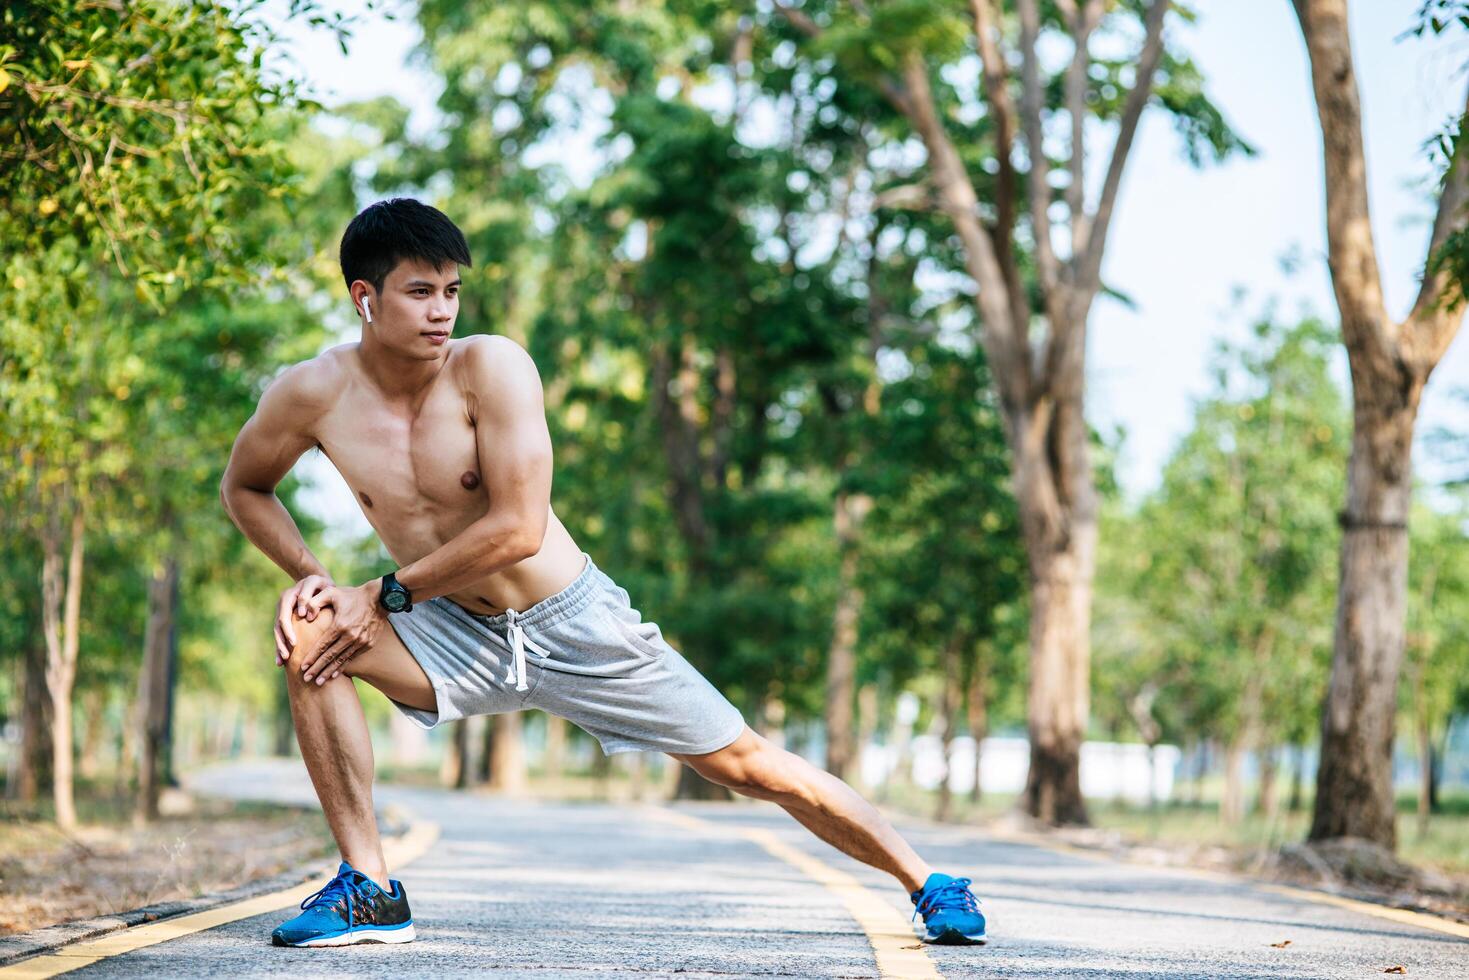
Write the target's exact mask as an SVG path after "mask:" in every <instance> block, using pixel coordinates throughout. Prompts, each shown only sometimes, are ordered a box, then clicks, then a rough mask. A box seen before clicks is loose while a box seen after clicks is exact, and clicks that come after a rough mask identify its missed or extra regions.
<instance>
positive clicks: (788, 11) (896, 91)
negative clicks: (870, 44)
mask: <svg viewBox="0 0 1469 980" xmlns="http://www.w3.org/2000/svg"><path fill="white" fill-rule="evenodd" d="M775 10H776V13H778V14H780V15H781V16H782V17H784V18H785V19H786V21H787V22H788V23H789V24H790V25H791V26H792V27H794V28H795V29H796V30H798V31H800V32H801V33H802V34H804V35H806V36H807V37H809V38H812V39H813V40H814V39H815V38H818V37H820V36H821V34H822V30H821V25H820V24H818V23H816V21H814V20H812V19H811V18H810V17H808V16H807V15H806V13H805V11H802V10H797V9H796V8H795V7H787V6H786V5H785V4H783V3H776V4H775ZM877 89H878V91H879V92H881V93H882V95H883V98H885V99H887V100H888V102H889V103H890V104H891V105H892V107H893V108H894V109H896V110H898V111H899V112H901V113H902V114H903V115H905V116H906V115H908V113H909V105H908V94H907V93H906V92H904V91H903V89H902V87H901V86H899V85H898V84H897V83H896V82H894V81H893V80H892V79H891V78H889V77H887V76H886V75H883V76H880V77H878V79H877Z"/></svg>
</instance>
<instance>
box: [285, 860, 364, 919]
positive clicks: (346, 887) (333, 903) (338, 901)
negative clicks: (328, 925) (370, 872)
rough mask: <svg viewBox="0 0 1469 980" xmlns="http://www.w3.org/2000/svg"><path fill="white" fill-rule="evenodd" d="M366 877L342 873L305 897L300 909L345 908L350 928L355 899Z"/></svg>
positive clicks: (361, 889) (350, 872) (352, 873)
mask: <svg viewBox="0 0 1469 980" xmlns="http://www.w3.org/2000/svg"><path fill="white" fill-rule="evenodd" d="M366 881H367V877H366V876H365V875H363V874H362V872H360V871H344V872H342V873H341V874H339V875H337V876H336V877H335V878H333V879H332V880H331V881H329V882H327V883H326V884H325V885H324V886H322V887H321V888H320V889H318V890H317V891H314V892H312V893H311V894H310V895H307V896H306V898H305V899H303V900H302V902H301V908H302V909H309V908H314V907H315V906H317V905H325V906H327V907H328V908H345V909H346V912H347V928H349V929H350V928H352V926H353V924H354V915H355V912H356V901H357V898H358V897H359V896H360V895H361V894H362V891H363V888H364V887H365V883H366Z"/></svg>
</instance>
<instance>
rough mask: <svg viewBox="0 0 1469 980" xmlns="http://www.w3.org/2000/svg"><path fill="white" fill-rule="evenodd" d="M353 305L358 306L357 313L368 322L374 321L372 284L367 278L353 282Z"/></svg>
mask: <svg viewBox="0 0 1469 980" xmlns="http://www.w3.org/2000/svg"><path fill="white" fill-rule="evenodd" d="M351 293H352V305H353V306H354V307H355V308H356V311H357V315H358V316H360V317H363V318H364V319H366V320H367V322H368V323H371V322H372V286H371V285H369V284H368V283H367V282H366V281H365V280H362V279H358V280H356V281H355V282H353V283H352V288H351Z"/></svg>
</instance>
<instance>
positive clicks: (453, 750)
mask: <svg viewBox="0 0 1469 980" xmlns="http://www.w3.org/2000/svg"><path fill="white" fill-rule="evenodd" d="M439 782H440V783H442V784H443V785H445V786H450V787H453V788H454V789H467V788H468V787H469V719H468V718H461V719H459V720H458V721H456V722H454V723H453V725H452V731H451V732H450V733H449V744H447V745H445V746H444V760H443V762H442V763H441V764H440V765H439Z"/></svg>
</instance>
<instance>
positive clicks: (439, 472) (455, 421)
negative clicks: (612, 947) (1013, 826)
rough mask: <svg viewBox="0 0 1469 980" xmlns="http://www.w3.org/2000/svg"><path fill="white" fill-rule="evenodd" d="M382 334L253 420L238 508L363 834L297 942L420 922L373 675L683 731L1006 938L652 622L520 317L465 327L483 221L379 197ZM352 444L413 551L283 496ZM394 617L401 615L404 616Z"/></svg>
mask: <svg viewBox="0 0 1469 980" xmlns="http://www.w3.org/2000/svg"><path fill="white" fill-rule="evenodd" d="M340 258H341V265H342V275H343V278H344V279H345V280H346V283H347V289H348V291H349V293H350V295H351V299H352V303H353V306H354V307H355V308H356V311H357V314H358V316H360V317H361V319H362V339H361V341H360V342H359V343H356V344H346V345H343V346H340V347H335V348H332V349H331V350H328V351H326V352H325V353H323V354H321V355H319V356H317V357H315V358H313V359H312V360H309V361H306V362H303V363H301V364H297V365H295V366H294V367H292V368H290V369H289V370H287V371H286V372H284V373H283V374H282V375H281V376H280V377H279V378H278V379H277V380H276V381H275V382H274V383H273V384H272V385H271V386H270V388H269V389H268V390H267V391H266V392H265V394H264V395H263V396H262V397H261V399H260V404H259V406H258V407H257V409H256V411H255V415H254V416H253V417H252V418H251V419H250V420H249V421H248V422H247V423H246V424H245V426H244V427H243V428H242V429H241V430H240V434H239V437H238V438H237V439H236V441H235V446H234V450H233V452H232V453H231V455H230V461H229V466H228V468H227V469H226V471H225V475H224V481H223V483H222V486H221V497H222V499H223V501H224V507H225V510H226V511H227V512H228V513H229V515H230V518H231V519H232V520H233V521H234V522H235V524H236V525H237V526H238V527H239V528H240V530H241V531H243V532H244V533H245V535H246V536H247V537H248V538H249V539H250V540H251V542H253V543H254V544H255V546H256V547H258V548H260V550H261V551H263V552H264V553H265V554H266V555H268V556H269V557H270V558H271V560H273V561H274V562H275V563H276V564H277V565H279V566H280V567H281V568H282V569H283V570H285V572H286V573H287V574H288V575H290V577H291V578H292V579H293V580H294V581H295V584H294V585H292V586H291V587H290V588H288V589H286V590H285V592H283V593H282V594H281V598H280V603H279V607H278V610H277V620H276V625H275V642H276V662H277V663H278V664H279V665H281V666H283V667H285V668H286V674H287V677H288V680H287V684H286V686H287V689H288V690H289V692H290V703H291V715H292V718H293V719H294V722H295V727H296V736H297V739H298V741H299V742H300V745H301V755H302V757H303V758H304V759H305V762H306V768H307V771H308V772H309V773H310V775H311V781H312V784H313V785H314V786H315V788H316V793H317V796H318V797H320V799H321V805H322V809H323V810H324V811H325V813H326V818H327V823H328V824H329V825H330V827H331V830H332V834H333V836H335V838H336V841H337V845H338V847H339V848H340V849H341V852H342V864H341V868H340V871H339V873H338V875H337V876H336V877H335V878H334V879H332V881H330V882H329V883H328V884H327V885H326V886H325V887H324V888H322V889H321V891H319V892H317V893H316V894H315V895H313V896H311V898H309V899H307V901H305V902H303V903H302V908H303V910H304V911H303V912H302V914H301V915H299V916H297V917H295V918H294V919H291V920H290V921H288V922H286V923H284V924H283V925H281V926H280V927H279V928H277V929H276V930H275V932H274V933H273V934H272V939H273V941H274V942H275V943H276V944H277V945H287V946H325V945H330V946H339V945H346V944H348V943H356V942H366V941H375V942H408V941H410V940H411V939H413V937H414V928H413V919H412V916H411V914H410V913H409V909H408V899H407V895H406V893H405V892H404V890H403V886H402V884H401V883H400V882H398V881H395V880H391V879H389V878H388V869H387V866H386V863H385V861H384V859H383V852H382V847H381V842H380V841H379V838H378V833H377V824H376V821H375V819H374V814H373V803H372V779H373V758H372V746H371V742H370V740H369V738H368V730H367V724H366V721H365V720H364V717H363V714H362V707H361V705H360V703H359V702H358V699H357V692H356V688H355V687H354V686H353V685H352V684H351V682H350V681H348V680H347V679H346V678H350V677H358V678H361V679H362V680H364V681H365V682H367V683H369V684H371V685H373V686H374V687H376V688H377V689H378V690H380V691H382V692H383V693H384V694H385V695H387V696H388V697H389V698H390V699H391V700H392V701H393V702H394V703H395V704H396V705H397V707H398V708H399V709H400V710H402V711H403V713H404V714H405V715H407V716H408V717H409V718H410V719H412V720H413V721H414V722H416V723H417V724H419V725H421V726H422V727H424V728H432V727H433V726H435V725H437V724H440V723H442V722H446V721H452V720H454V719H456V718H464V717H468V716H470V715H476V714H493V713H497V712H502V711H518V710H520V709H522V708H541V709H543V710H545V711H549V712H551V713H553V714H556V715H559V716H561V717H564V718H566V719H568V720H570V721H572V722H573V723H575V724H577V725H579V726H581V727H582V728H584V729H585V730H586V731H588V732H589V733H591V734H592V735H593V736H595V737H596V738H597V740H598V741H599V742H600V743H601V744H602V748H603V751H605V752H608V753H612V752H628V751H650V750H656V751H661V752H666V753H668V754H669V755H671V756H673V757H674V758H675V759H678V760H679V761H680V762H682V763H684V764H685V765H687V766H690V767H692V768H693V769H694V770H695V771H697V772H698V773H699V774H700V775H702V776H704V777H705V778H706V779H709V780H712V781H713V782H716V783H719V784H722V785H724V786H728V787H730V788H731V789H733V790H735V791H737V792H740V793H742V794H744V795H746V796H752V797H756V798H758V799H764V800H773V801H774V802H776V803H778V804H779V805H780V806H782V807H784V808H785V810H786V811H787V812H789V813H790V814H791V815H792V816H793V817H795V818H796V819H797V820H799V821H800V822H801V823H802V824H804V825H805V826H806V827H808V828H809V829H810V830H811V831H813V832H814V833H815V834H816V835H817V836H819V837H820V838H821V839H823V840H825V841H827V842H828V843H830V844H832V845H833V846H835V847H837V848H839V849H841V850H842V851H844V852H845V853H847V854H849V855H851V856H852V857H854V858H857V859H858V860H860V861H864V862H866V863H867V864H870V865H872V866H873V867H877V868H881V869H882V870H884V871H887V872H889V873H890V874H892V875H893V876H895V877H896V878H897V879H898V880H899V881H900V882H902V884H903V886H904V888H905V889H907V890H908V891H909V892H910V895H911V898H912V900H913V902H914V904H915V905H916V906H917V909H916V911H915V918H916V917H917V915H918V914H920V913H921V914H922V915H923V918H924V927H923V929H922V930H921V931H920V935H922V936H924V937H925V938H926V939H928V940H929V941H931V942H939V943H978V942H982V941H983V938H984V917H983V916H982V915H981V914H980V912H979V909H978V907H977V903H976V901H975V898H974V895H973V894H972V893H971V892H970V890H969V888H968V885H969V880H968V879H966V878H952V877H949V876H947V875H942V874H937V873H934V872H933V870H932V869H931V868H930V867H929V866H928V865H927V864H925V863H924V862H923V861H922V860H921V859H920V858H919V857H918V855H917V854H915V853H914V851H913V849H912V848H911V847H909V846H908V844H907V842H905V841H904V840H903V839H902V838H901V837H900V836H898V833H897V832H896V831H895V830H894V829H893V827H892V826H891V825H890V824H889V823H888V822H887V821H886V820H884V819H883V818H882V816H881V815H879V814H878V812H877V811H876V810H875V809H873V807H872V806H871V805H870V804H868V803H867V802H866V801H864V800H863V799H862V798H861V797H860V796H858V795H857V793H856V792H854V791H853V790H852V789H851V788H850V787H849V786H847V785H846V784H845V783H844V782H842V781H841V780H839V779H837V778H835V777H834V776H832V775H830V774H829V773H826V772H823V771H821V770H820V769H817V768H816V767H815V766H812V765H811V764H810V763H808V762H806V761H805V760H804V759H801V758H800V757H799V756H796V755H793V754H791V753H789V752H786V751H784V750H783V749H779V748H777V747H775V746H773V745H771V744H770V743H769V742H768V741H766V740H765V739H763V738H761V737H760V736H759V735H757V734H755V733H754V732H753V731H751V730H750V729H749V728H747V727H746V726H745V723H744V720H743V719H742V718H741V716H740V713H739V712H738V711H737V710H736V709H735V708H734V706H733V705H731V704H730V703H729V702H728V701H727V700H726V699H725V698H724V697H723V696H722V695H721V694H720V693H719V692H718V691H716V690H715V689H714V687H713V686H712V685H710V684H709V682H708V681H707V680H705V679H704V678H703V677H702V676H701V675H700V674H699V673H698V672H697V671H695V670H694V669H693V667H692V666H690V665H689V663H688V662H687V661H686V660H684V658H683V657H682V656H680V655H679V654H678V653H677V652H676V651H675V650H673V649H672V648H671V647H670V646H669V645H668V644H667V643H666V642H665V641H664V639H663V636H662V634H661V633H660V631H659V629H658V627H657V626H656V625H654V624H653V623H650V622H645V621H644V620H643V619H642V617H641V616H640V615H639V613H638V611H637V610H636V609H634V608H633V607H632V606H631V604H630V602H629V598H628V594H627V593H626V592H625V591H623V590H622V589H620V588H619V587H618V586H617V585H616V584H614V583H613V581H612V580H611V579H610V578H608V577H607V576H606V575H605V574H603V573H602V572H601V571H600V570H599V569H598V568H597V567H596V565H594V564H593V563H592V560H591V558H590V557H589V556H588V555H586V554H584V553H583V552H582V550H581V549H580V548H579V547H577V545H576V542H575V541H573V540H572V537H571V535H570V533H568V532H567V530H566V527H565V526H564V525H562V523H561V521H560V520H559V519H558V517H557V515H556V513H555V511H554V510H553V509H552V507H551V502H550V497H551V443H550V437H549V435H548V433H547V429H546V419H545V411H544V407H543V404H542V393H541V382H540V378H539V376H538V375H537V373H536V366H535V364H534V363H533V362H532V361H531V359H530V357H529V356H527V354H526V353H525V351H523V350H522V349H521V348H520V347H518V346H517V345H516V344H515V343H514V342H512V341H510V340H507V339H505V338H503V337H490V336H480V337H470V338H465V339H463V340H457V341H456V340H451V339H450V338H451V335H452V333H453V330H454V319H455V317H456V315H457V313H458V309H459V285H460V279H459V267H460V266H468V265H470V264H471V263H470V255H469V248H468V245H467V244H466V242H465V240H464V236H463V234H462V233H461V232H460V231H459V229H458V228H457V227H455V225H454V224H453V222H451V221H450V220H449V219H448V218H447V217H445V216H444V215H443V214H442V213H441V212H439V211H437V210H435V209H434V208H431V207H428V206H426V205H423V204H420V203H419V202H417V201H413V200H408V199H397V200H391V201H386V202H382V203H378V204H374V205H372V206H371V207H369V208H367V209H366V210H364V211H363V212H362V213H361V214H359V215H357V217H356V218H354V219H353V220H352V222H351V224H350V225H348V227H347V231H346V234H345V235H344V236H343V237H342V244H341V255H340ZM313 447H315V448H318V449H320V450H321V451H322V452H323V453H325V454H326V456H327V457H328V458H329V459H331V461H332V463H333V464H334V465H335V466H336V468H337V470H338V471H339V472H340V473H341V474H342V476H343V477H344V478H345V479H346V481H347V484H348V485H349V486H350V487H351V488H352V492H353V493H354V494H355V496H356V497H357V500H358V502H359V503H360V504H361V506H362V513H363V514H364V515H365V516H366V517H367V520H368V522H369V523H371V524H372V526H373V528H374V529H375V530H376V531H377V533H378V536H379V537H380V538H381V539H382V542H383V545H384V547H385V548H386V549H387V551H388V553H389V554H390V555H391V556H392V558H393V560H394V561H395V562H396V563H397V564H398V568H397V570H396V571H395V572H393V573H390V574H388V575H384V576H383V577H382V578H381V579H374V580H372V581H370V582H367V583H365V584H363V585H358V586H344V585H337V584H336V583H335V582H333V581H332V578H331V576H330V574H329V573H328V572H327V570H326V568H324V567H323V566H322V564H321V563H320V562H319V561H318V560H317V559H316V557H315V556H314V555H313V554H312V553H311V550H310V549H309V548H308V547H307V546H306V542H305V540H304V539H303V538H302V536H301V533H300V531H299V530H298V529H297V527H296V525H295V523H294V522H293V521H292V520H291V517H290V515H289V514H288V513H287V512H286V509H285V507H283V506H282V505H281V502H280V500H279V499H278V498H277V497H276V495H275V487H276V485H277V484H278V483H279V482H280V480H281V479H282V478H283V477H284V476H285V475H286V473H287V472H288V471H289V470H290V469H291V467H292V465H293V464H294V463H295V462H296V460H297V459H298V458H300V456H301V454H302V453H304V452H306V451H307V450H308V449H311V448H313ZM384 626H388V627H391V628H389V629H384V628H383V627H384Z"/></svg>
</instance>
